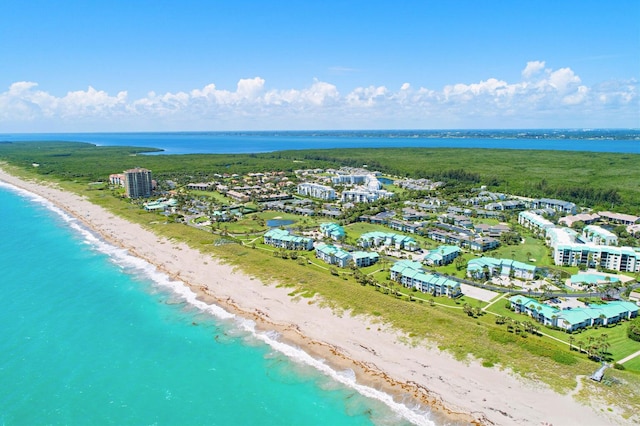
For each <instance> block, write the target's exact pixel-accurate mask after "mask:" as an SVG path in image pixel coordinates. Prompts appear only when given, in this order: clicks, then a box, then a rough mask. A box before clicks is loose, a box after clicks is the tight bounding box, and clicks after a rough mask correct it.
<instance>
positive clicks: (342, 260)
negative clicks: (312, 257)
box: [316, 243, 380, 268]
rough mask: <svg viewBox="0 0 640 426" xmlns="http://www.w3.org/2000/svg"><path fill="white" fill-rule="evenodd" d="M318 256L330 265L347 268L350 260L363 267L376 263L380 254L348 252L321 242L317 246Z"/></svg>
mask: <svg viewBox="0 0 640 426" xmlns="http://www.w3.org/2000/svg"><path fill="white" fill-rule="evenodd" d="M316 257H317V258H318V259H321V260H323V261H324V262H326V263H328V264H330V265H336V266H339V267H341V268H346V267H347V266H349V263H350V262H353V263H354V264H355V266H357V267H359V268H361V267H365V266H370V265H373V264H374V263H376V262H377V261H378V259H379V258H380V255H379V254H378V253H375V252H366V251H354V252H348V251H346V250H344V249H341V248H340V247H336V246H334V245H331V244H325V243H319V244H318V245H317V246H316Z"/></svg>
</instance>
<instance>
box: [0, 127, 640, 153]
mask: <svg viewBox="0 0 640 426" xmlns="http://www.w3.org/2000/svg"><path fill="white" fill-rule="evenodd" d="M30 140H31V141H44V140H58V141H76V142H89V143H93V144H96V145H116V146H122V145H127V146H142V147H154V148H160V149H163V150H164V152H162V154H207V153H214V154H247V153H259V152H272V151H282V150H297V149H328V148H403V147H425V148H497V149H539V150H560V151H590V152H619V153H634V154H639V153H640V130H638V129H614V130H608V129H604V130H603V129H596V130H592V129H574V130H558V129H551V130H393V131H386V130H369V131H337V130H335V131H281V132H275V131H264V132H165V133H161V132H158V133H32V134H27V133H17V134H0V142H2V141H10V142H11V141H30Z"/></svg>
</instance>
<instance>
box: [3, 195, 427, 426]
mask: <svg viewBox="0 0 640 426" xmlns="http://www.w3.org/2000/svg"><path fill="white" fill-rule="evenodd" d="M0 186H2V187H5V188H8V189H11V190H13V191H15V192H18V193H19V194H20V195H22V196H25V197H26V198H28V199H30V200H32V201H34V202H36V203H38V204H40V205H42V206H44V207H46V208H47V209H49V210H50V211H52V212H54V213H56V214H57V215H58V216H59V217H60V218H62V219H63V220H64V221H65V222H67V224H68V225H69V227H70V228H72V229H73V230H74V231H75V232H77V233H78V234H79V235H81V236H82V238H83V240H84V242H85V243H87V244H88V245H90V246H91V247H92V248H93V249H95V250H97V251H100V252H102V253H104V254H106V255H108V256H109V259H110V260H111V261H112V262H113V263H115V264H116V265H118V266H119V267H121V268H123V269H124V270H125V271H126V272H127V273H132V274H141V275H143V276H145V277H146V278H148V279H149V280H151V281H152V282H154V283H155V284H156V285H158V286H160V287H162V288H165V289H168V290H170V291H171V292H173V293H174V294H176V295H178V296H179V297H180V298H182V299H183V300H184V301H185V302H186V303H188V304H189V305H191V306H193V307H195V308H197V309H199V310H200V311H202V312H205V313H207V314H210V315H212V316H213V317H215V318H218V319H222V320H229V319H235V320H236V323H237V326H238V327H239V328H240V329H241V330H243V331H245V332H247V333H248V334H249V335H251V336H253V337H255V338H256V339H258V340H259V341H261V342H263V343H264V344H266V345H268V346H269V347H271V348H272V349H274V350H275V351H277V352H279V353H281V354H283V355H285V356H286V357H287V358H289V359H290V360H292V361H294V362H299V363H302V364H305V365H308V366H311V367H313V368H314V369H316V370H317V371H319V372H321V373H322V374H324V375H325V376H327V377H330V378H331V379H333V380H334V381H336V382H338V383H340V384H342V385H344V386H346V387H348V388H351V389H354V390H355V391H357V392H358V393H359V394H360V395H362V396H365V397H368V398H371V399H374V400H377V401H379V402H381V403H383V404H385V405H386V406H388V407H389V408H390V409H391V410H392V411H393V412H394V413H395V414H396V415H397V416H399V417H400V418H402V419H404V420H405V421H408V422H410V423H413V424H416V425H420V426H434V425H435V424H436V423H435V422H434V421H433V419H432V418H431V416H430V413H429V412H428V411H426V410H425V409H422V408H420V407H417V406H416V407H410V406H408V405H405V404H403V403H401V402H397V401H395V400H394V399H393V398H392V396H391V395H389V394H387V393H385V392H382V391H379V390H377V389H374V388H371V387H368V386H364V385H362V384H359V383H357V381H356V377H355V374H354V372H353V371H351V370H347V371H336V370H334V369H332V368H331V367H330V366H329V365H327V364H326V363H325V362H324V361H322V360H319V359H316V358H314V357H312V356H311V355H309V354H308V353H306V352H305V351H304V350H302V349H300V348H297V347H294V346H291V345H288V344H285V343H283V342H281V341H280V340H279V337H280V335H279V333H277V332H275V331H266V332H259V331H256V329H255V323H254V322H253V321H252V320H248V319H244V318H239V317H237V316H236V315H234V314H232V313H230V312H227V311H226V310H224V309H222V308H221V307H219V306H217V305H210V304H207V303H205V302H203V301H201V300H198V299H197V295H196V293H194V292H193V291H192V290H191V289H190V288H189V287H188V286H187V285H186V284H185V283H184V282H182V281H178V280H173V279H171V277H169V276H168V275H167V274H165V273H163V272H160V271H158V270H157V268H156V267H155V266H154V265H152V264H150V263H148V262H147V261H145V260H144V259H140V258H138V257H136V256H133V255H131V254H129V253H128V252H127V250H124V249H121V248H119V247H116V246H113V245H111V244H109V243H107V242H106V241H104V240H102V239H101V238H99V237H98V236H96V234H94V233H93V232H92V231H90V230H89V229H87V228H86V227H84V226H83V225H82V224H81V223H80V222H79V221H78V220H77V219H76V218H75V217H73V216H71V215H69V214H68V213H66V212H65V211H64V210H62V209H60V208H58V207H57V206H56V205H55V204H53V203H52V202H50V201H49V200H47V199H46V198H43V197H41V196H39V195H37V194H34V193H31V192H29V191H26V190H23V189H21V188H17V187H15V186H13V185H8V184H5V183H4V182H0ZM396 420H397V419H396Z"/></svg>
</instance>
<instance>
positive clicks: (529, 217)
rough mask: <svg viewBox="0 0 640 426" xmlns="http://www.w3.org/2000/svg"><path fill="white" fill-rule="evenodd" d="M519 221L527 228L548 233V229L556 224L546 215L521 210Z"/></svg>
mask: <svg viewBox="0 0 640 426" xmlns="http://www.w3.org/2000/svg"><path fill="white" fill-rule="evenodd" d="M518 223H519V224H520V225H522V226H524V227H525V228H528V229H531V230H532V231H535V232H540V233H542V234H543V235H545V234H546V230H547V229H549V228H553V227H554V226H555V225H554V224H553V223H551V222H550V221H548V220H547V219H545V218H544V217H542V216H540V215H538V214H535V213H533V212H530V211H525V212H520V213H519V214H518Z"/></svg>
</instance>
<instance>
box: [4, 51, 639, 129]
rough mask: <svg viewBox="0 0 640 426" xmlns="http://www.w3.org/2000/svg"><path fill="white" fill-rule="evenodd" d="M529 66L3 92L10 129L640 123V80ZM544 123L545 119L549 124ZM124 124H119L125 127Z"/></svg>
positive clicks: (18, 87) (23, 86) (20, 86)
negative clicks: (356, 83) (440, 76)
mask: <svg viewBox="0 0 640 426" xmlns="http://www.w3.org/2000/svg"><path fill="white" fill-rule="evenodd" d="M545 67H546V65H545V62H544V61H532V62H528V63H527V65H526V67H525V68H524V70H523V71H522V80H521V81H513V82H508V81H505V80H503V79H499V78H496V77H493V78H488V79H486V80H481V81H479V82H458V83H453V84H450V85H447V86H445V87H443V88H442V89H440V90H436V89H430V88H425V87H416V88H414V87H413V86H412V85H411V84H410V83H409V82H406V83H403V84H402V85H401V86H400V87H399V88H398V89H395V90H390V89H388V88H387V87H385V86H373V85H370V86H362V87H356V88H354V89H352V90H350V91H349V92H347V93H340V92H339V91H338V89H337V87H336V86H335V85H334V84H332V83H329V82H326V81H320V80H317V79H314V80H313V81H312V83H311V84H310V85H309V86H307V87H304V88H281V89H266V87H265V85H266V82H265V80H264V79H263V78H261V77H254V78H245V79H240V80H239V81H238V83H237V85H236V88H235V90H233V91H230V90H224V89H220V88H218V87H217V86H216V85H215V84H214V83H211V84H207V85H205V86H204V87H201V88H193V89H189V90H185V91H178V92H167V93H164V94H158V93H155V92H150V93H148V94H147V95H146V96H143V97H141V98H138V99H130V98H129V96H128V93H127V92H126V91H121V92H119V93H117V94H116V95H110V94H109V93H107V92H105V91H103V90H98V89H95V88H93V87H91V86H90V87H88V88H87V89H86V90H77V91H70V92H68V93H67V94H66V95H64V96H61V97H56V96H53V95H51V94H50V93H48V92H46V91H44V90H41V89H40V88H39V86H38V84H37V83H35V82H28V81H20V82H15V83H13V84H11V85H10V86H9V88H8V90H7V91H5V92H2V93H0V128H2V129H3V130H4V131H52V129H53V130H56V131H83V130H113V131H115V130H217V129H220V130H224V129H268V128H279V129H285V128H356V127H362V128H380V127H387V128H391V127H411V128H428V127H439V128H442V127H447V126H455V127H477V126H478V125H481V126H482V127H510V126H512V127H513V126H517V125H516V124H513V125H510V123H523V122H525V123H527V122H528V123H537V126H538V127H550V126H557V124H552V123H551V122H550V121H548V120H549V117H553V120H554V121H553V123H562V125H564V127H572V126H580V125H581V124H579V123H583V122H585V123H588V122H590V120H595V121H598V122H602V123H605V124H604V125H608V126H610V127H637V123H638V121H639V120H640V117H639V115H640V113H638V99H639V98H638V82H637V81H635V80H629V81H623V82H620V81H612V82H604V83H600V84H598V85H594V86H592V87H589V86H587V85H584V84H582V81H581V79H580V77H579V76H578V75H577V74H576V73H575V72H574V71H573V70H572V69H571V68H568V67H565V68H560V69H557V70H553V69H550V68H545ZM545 120H546V121H545ZM118 126H120V127H121V128H118Z"/></svg>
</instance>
